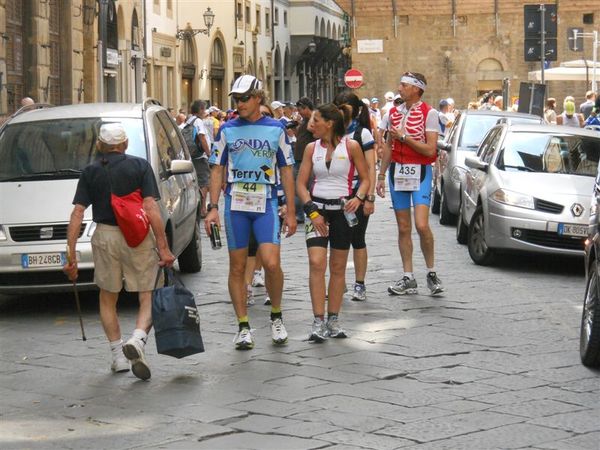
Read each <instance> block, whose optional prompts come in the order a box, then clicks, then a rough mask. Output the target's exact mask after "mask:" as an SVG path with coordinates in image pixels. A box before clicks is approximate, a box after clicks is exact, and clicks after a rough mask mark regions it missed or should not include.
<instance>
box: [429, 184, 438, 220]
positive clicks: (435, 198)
mask: <svg viewBox="0 0 600 450" xmlns="http://www.w3.org/2000/svg"><path fill="white" fill-rule="evenodd" d="M432 190H433V195H432V196H431V213H432V214H439V213H440V193H439V192H438V190H437V187H436V185H435V184H434V185H433V189H432Z"/></svg>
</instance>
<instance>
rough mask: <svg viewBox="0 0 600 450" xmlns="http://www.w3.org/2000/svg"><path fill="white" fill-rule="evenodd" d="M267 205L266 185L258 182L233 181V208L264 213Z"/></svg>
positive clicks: (234, 209) (233, 209)
mask: <svg viewBox="0 0 600 450" xmlns="http://www.w3.org/2000/svg"><path fill="white" fill-rule="evenodd" d="M266 205H267V189H266V185H264V184H258V183H233V185H232V187H231V210H232V211H248V212H257V213H264V212H265V210H266Z"/></svg>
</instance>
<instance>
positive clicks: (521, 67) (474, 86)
mask: <svg viewBox="0 0 600 450" xmlns="http://www.w3.org/2000/svg"><path fill="white" fill-rule="evenodd" d="M337 3H338V4H339V5H340V6H341V7H342V8H343V9H344V11H345V12H346V13H347V14H349V15H350V16H351V24H352V27H351V30H350V33H351V37H352V61H353V67H355V68H357V69H359V70H361V71H362V72H363V73H364V75H365V84H364V86H363V87H362V88H361V89H359V90H358V95H359V96H361V97H370V96H381V95H383V93H384V92H385V91H387V90H392V91H395V90H396V88H397V84H398V80H399V76H400V75H401V74H402V73H403V72H404V71H407V70H410V71H415V72H421V73H423V74H425V75H426V77H427V79H428V83H429V89H428V92H426V94H425V99H426V101H429V102H431V103H432V104H436V103H437V102H438V100H439V99H440V98H445V97H449V96H451V97H453V98H454V99H455V100H456V102H457V105H458V106H459V107H466V106H467V103H468V102H469V101H471V100H475V99H477V98H478V97H479V96H480V95H481V94H482V93H483V92H486V91H489V90H494V91H496V92H500V91H501V89H502V80H503V79H505V78H507V79H508V80H509V81H510V96H511V97H512V98H514V97H515V96H518V93H519V85H520V82H527V81H528V72H529V71H533V70H538V69H540V63H539V62H525V60H524V9H523V6H524V5H525V4H539V3H541V2H534V1H530V0H525V1H522V0H423V1H420V2H401V1H399V0H338V1H337ZM545 3H546V4H548V3H555V4H556V5H557V12H558V40H557V53H558V61H557V62H554V63H552V66H558V65H559V63H560V62H562V61H568V60H574V59H582V58H583V57H585V58H587V59H592V45H591V41H587V42H586V46H585V51H584V52H583V53H575V52H572V51H570V50H569V49H568V41H567V33H568V28H569V27H580V28H583V29H584V31H586V32H590V31H592V30H598V29H599V28H600V27H599V24H600V2H590V1H581V0H570V1H568V2H567V1H560V0H556V1H547V2H545ZM359 40H382V41H383V52H380V53H359V52H358V48H357V41H359ZM547 85H548V93H549V94H550V95H551V96H553V97H556V98H557V99H558V100H559V104H560V103H562V101H561V100H562V98H564V97H565V96H566V95H574V96H575V97H576V99H577V100H578V101H579V100H581V101H583V97H584V94H585V91H586V90H588V89H589V84H587V85H586V83H585V82H564V81H561V82H558V81H549V82H548V83H547Z"/></svg>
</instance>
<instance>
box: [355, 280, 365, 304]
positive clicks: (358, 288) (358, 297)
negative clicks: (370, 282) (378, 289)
mask: <svg viewBox="0 0 600 450" xmlns="http://www.w3.org/2000/svg"><path fill="white" fill-rule="evenodd" d="M366 299H367V288H366V287H365V285H364V284H355V285H354V292H352V298H351V300H354V301H355V302H364V301H365V300H366Z"/></svg>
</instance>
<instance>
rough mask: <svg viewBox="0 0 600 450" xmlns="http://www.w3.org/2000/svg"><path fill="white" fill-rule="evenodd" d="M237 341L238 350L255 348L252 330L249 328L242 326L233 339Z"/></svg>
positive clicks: (236, 347)
mask: <svg viewBox="0 0 600 450" xmlns="http://www.w3.org/2000/svg"><path fill="white" fill-rule="evenodd" d="M233 342H234V343H235V349H236V350H251V349H253V348H254V339H253V337H252V330H250V329H249V328H242V329H241V330H240V331H238V333H237V334H236V335H235V338H234V340H233Z"/></svg>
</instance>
